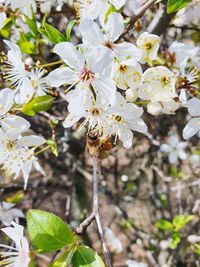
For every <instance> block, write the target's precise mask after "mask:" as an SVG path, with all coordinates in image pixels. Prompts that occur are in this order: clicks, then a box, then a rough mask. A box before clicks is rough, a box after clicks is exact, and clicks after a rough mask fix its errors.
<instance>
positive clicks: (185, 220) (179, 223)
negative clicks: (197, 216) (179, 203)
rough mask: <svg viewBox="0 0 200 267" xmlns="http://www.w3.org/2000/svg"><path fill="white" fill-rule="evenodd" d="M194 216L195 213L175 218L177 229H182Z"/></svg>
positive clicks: (174, 222) (174, 223) (174, 224)
mask: <svg viewBox="0 0 200 267" xmlns="http://www.w3.org/2000/svg"><path fill="white" fill-rule="evenodd" d="M193 218H194V215H177V216H176V217H174V219H173V222H172V224H173V226H174V228H175V231H180V230H181V229H182V228H183V227H185V225H186V224H187V223H188V222H189V221H191V220H192V219H193Z"/></svg>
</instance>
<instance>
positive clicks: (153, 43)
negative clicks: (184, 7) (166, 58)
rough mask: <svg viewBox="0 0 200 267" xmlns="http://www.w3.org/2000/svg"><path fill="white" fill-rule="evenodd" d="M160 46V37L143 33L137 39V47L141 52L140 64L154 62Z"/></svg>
mask: <svg viewBox="0 0 200 267" xmlns="http://www.w3.org/2000/svg"><path fill="white" fill-rule="evenodd" d="M159 45H160V37H159V36H157V35H155V34H150V33H148V32H143V33H142V34H141V35H140V36H139V37H138V39H137V46H138V48H139V49H140V51H141V52H142V58H141V60H140V62H141V63H145V62H146V61H148V60H155V59H156V57H157V53H158V49H159Z"/></svg>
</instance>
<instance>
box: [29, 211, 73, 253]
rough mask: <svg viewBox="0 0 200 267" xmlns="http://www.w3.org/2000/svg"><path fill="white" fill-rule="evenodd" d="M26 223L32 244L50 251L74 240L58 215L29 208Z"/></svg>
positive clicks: (71, 233)
mask: <svg viewBox="0 0 200 267" xmlns="http://www.w3.org/2000/svg"><path fill="white" fill-rule="evenodd" d="M27 225H28V232H29V235H30V238H31V240H32V242H33V245H34V246H36V247H37V248H39V249H41V250H43V251H45V252H51V251H56V250H59V249H61V248H63V247H65V246H67V245H69V244H72V243H73V242H74V240H75V239H74V237H75V236H74V234H73V232H72V231H71V230H70V228H69V226H68V225H67V224H65V223H64V222H63V221H62V220H61V219H60V218H59V217H58V216H56V215H54V214H51V213H49V212H45V211H41V210H29V211H28V213H27Z"/></svg>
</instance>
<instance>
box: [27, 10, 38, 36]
mask: <svg viewBox="0 0 200 267" xmlns="http://www.w3.org/2000/svg"><path fill="white" fill-rule="evenodd" d="M24 16H25V19H26V23H27V24H28V26H29V29H30V31H31V33H32V35H33V36H34V37H36V36H37V35H38V28H37V21H36V19H35V17H33V18H32V19H30V18H29V17H28V16H27V15H25V14H24Z"/></svg>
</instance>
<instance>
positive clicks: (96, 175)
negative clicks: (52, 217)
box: [75, 157, 112, 267]
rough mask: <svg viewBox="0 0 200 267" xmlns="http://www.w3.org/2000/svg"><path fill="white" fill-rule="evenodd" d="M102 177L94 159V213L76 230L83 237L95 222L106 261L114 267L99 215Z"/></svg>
mask: <svg viewBox="0 0 200 267" xmlns="http://www.w3.org/2000/svg"><path fill="white" fill-rule="evenodd" d="M100 175H101V165H100V162H99V160H98V159H97V158H95V157H93V212H92V213H91V214H90V216H89V217H87V218H86V219H85V220H84V221H83V222H82V223H81V224H80V225H79V227H78V228H77V229H76V231H75V232H76V233H77V234H79V235H81V234H83V232H84V231H85V230H86V229H87V228H88V227H89V226H90V224H91V223H92V222H93V221H94V220H95V221H96V224H97V229H98V232H99V236H100V238H101V243H102V246H103V251H104V254H105V259H106V262H107V266H108V267H112V261H111V256H110V252H109V250H108V247H107V244H106V240H105V237H104V232H103V226H102V223H101V218H100V214H99V194H98V193H99V187H98V183H99V176H100Z"/></svg>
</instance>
